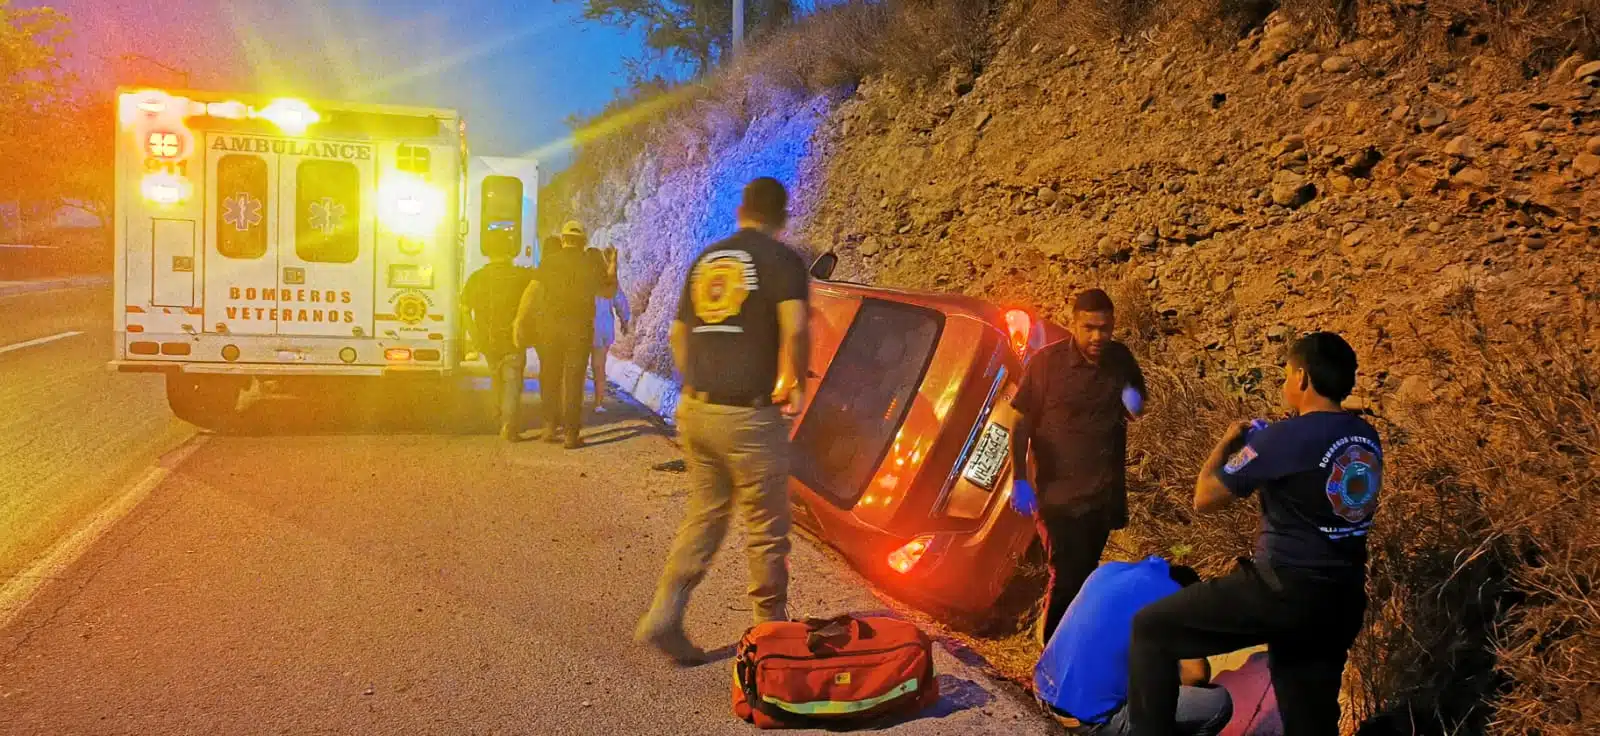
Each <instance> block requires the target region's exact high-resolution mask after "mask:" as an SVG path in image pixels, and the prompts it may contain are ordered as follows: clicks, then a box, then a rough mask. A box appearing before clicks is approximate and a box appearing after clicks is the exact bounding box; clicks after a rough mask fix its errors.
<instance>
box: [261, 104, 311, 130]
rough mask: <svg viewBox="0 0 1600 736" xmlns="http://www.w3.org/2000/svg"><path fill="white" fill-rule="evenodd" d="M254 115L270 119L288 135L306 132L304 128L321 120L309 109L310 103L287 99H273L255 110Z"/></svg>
mask: <svg viewBox="0 0 1600 736" xmlns="http://www.w3.org/2000/svg"><path fill="white" fill-rule="evenodd" d="M255 116H256V117H258V118H262V119H264V120H269V121H271V122H272V124H273V125H276V126H278V128H279V129H280V130H282V131H283V132H285V133H288V134H289V135H301V134H303V133H305V132H306V128H309V127H311V126H312V125H315V124H316V123H317V122H319V121H321V120H322V116H321V115H319V114H317V111H316V110H313V109H311V106H310V105H307V104H306V103H304V102H301V101H300V100H289V99H280V100H273V101H272V102H271V104H268V105H267V106H266V107H264V108H262V109H260V110H257V111H256V113H255Z"/></svg>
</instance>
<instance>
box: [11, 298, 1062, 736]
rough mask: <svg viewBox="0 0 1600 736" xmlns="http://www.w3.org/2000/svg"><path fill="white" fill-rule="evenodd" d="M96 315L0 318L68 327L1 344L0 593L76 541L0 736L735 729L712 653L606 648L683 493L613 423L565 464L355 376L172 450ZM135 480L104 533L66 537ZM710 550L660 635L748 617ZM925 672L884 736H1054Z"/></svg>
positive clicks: (642, 597)
mask: <svg viewBox="0 0 1600 736" xmlns="http://www.w3.org/2000/svg"><path fill="white" fill-rule="evenodd" d="M19 300H20V301H19ZM108 301H109V300H108V294H107V293H106V292H104V291H92V290H91V291H80V292H55V293H52V294H49V295H29V296H26V297H16V298H13V299H11V300H0V349H4V347H5V346H6V345H10V344H13V343H16V342H19V341H26V340H32V339H35V338H38V337H42V336H47V335H53V334H59V333H61V332H65V331H82V333H83V334H82V335H78V336H73V337H67V338H61V339H59V340H56V341H54V342H50V343H45V344H40V345H37V346H33V347H28V348H23V349H18V350H15V351H11V352H6V353H0V407H4V414H3V416H0V422H3V425H0V453H3V454H0V462H3V463H4V467H5V468H6V469H7V472H6V473H3V474H0V492H3V493H4V495H3V496H0V499H3V500H0V523H3V525H4V526H3V529H4V530H5V532H6V534H5V536H4V538H3V541H0V544H3V545H4V547H3V549H4V554H3V556H0V560H3V561H4V564H5V565H6V567H5V568H3V569H0V576H4V577H0V582H5V581H11V582H15V581H16V579H17V575H18V571H22V570H36V569H38V566H37V565H36V564H34V563H33V562H32V561H34V560H36V559H39V556H40V555H43V554H47V553H49V552H51V551H58V552H59V550H61V549H62V547H61V546H60V545H61V544H62V543H63V540H66V539H69V538H70V539H74V540H78V541H80V542H83V540H84V539H86V538H87V539H88V541H86V542H83V543H82V553H81V555H79V556H76V558H75V559H73V560H72V561H71V564H66V565H63V566H61V567H60V568H59V569H51V570H50V571H49V575H48V577H49V579H48V580H43V581H38V582H40V583H41V584H40V585H39V586H37V587H36V589H35V590H32V592H31V593H30V594H29V595H28V596H27V598H26V600H25V603H26V605H25V606H23V607H21V608H20V609H15V615H13V616H12V617H11V618H10V620H9V623H5V622H4V621H0V734H8V735H9V734H51V735H54V734H190V733H193V734H235V733H238V734H246V733H248V734H254V733H293V734H302V733H304V734H310V733H338V734H346V733H358V734H366V733H371V734H400V733H406V734H411V733H417V734H432V733H448V734H460V733H517V734H723V733H728V734H735V733H751V732H753V731H754V729H753V728H751V727H749V726H746V725H744V724H742V723H740V722H738V721H737V720H736V719H735V718H734V717H733V716H732V715H731V712H730V708H729V660H727V659H721V660H719V661H718V662H716V663H714V664H710V665H706V666H702V667H697V668H691V669H676V668H673V667H670V666H669V665H667V664H666V663H664V662H663V661H661V660H659V659H657V658H655V657H654V656H652V655H651V654H650V653H649V652H647V651H644V650H641V649H639V648H637V647H635V646H634V645H633V644H632V643H631V640H630V634H631V630H632V627H633V625H634V623H635V621H636V619H637V617H638V616H639V615H640V614H641V613H642V611H643V609H644V607H645V606H646V604H647V603H648V600H649V596H650V592H651V588H652V586H653V583H654V580H655V576H656V574H657V573H658V572H659V569H660V564H661V562H662V560H663V557H664V555H665V552H666V547H667V544H668V542H669V540H670V538H671V535H672V531H673V528H674V527H675V525H676V524H677V521H678V519H679V515H680V513H681V508H682V501H683V497H684V494H685V492H686V478H685V476H683V475H681V474H676V473H671V472H663V471H657V470H653V469H652V468H653V467H654V466H656V465H657V464H660V463H663V462H665V461H669V460H673V459H675V458H677V457H678V453H677V451H676V449H675V447H674V446H673V445H672V443H671V441H670V439H669V438H667V437H665V436H663V435H662V434H661V433H660V432H659V431H658V430H657V429H656V427H655V426H654V425H653V424H652V423H650V422H648V421H645V420H644V419H643V418H642V416H640V415H637V414H630V413H628V412H625V411H624V412H612V413H611V414H609V415H607V416H606V418H605V419H604V420H603V421H601V422H598V423H597V425H596V426H594V427H591V429H590V430H589V431H588V433H587V437H588V439H589V440H590V442H591V444H590V446H588V447H586V448H584V449H582V450H578V451H571V452H569V451H564V450H561V449H559V448H557V447H553V446H550V445H545V444H542V443H535V442H527V443H521V444H516V445H511V444H507V443H504V442H502V441H500V440H498V439H497V438H495V437H493V436H491V435H488V434H478V433H473V432H470V431H465V430H464V428H463V427H462V426H461V425H460V424H459V423H455V422H449V421H445V420H443V419H439V417H440V416H441V415H444V414H449V413H450V412H448V411H446V409H447V408H448V407H447V406H445V404H447V403H449V402H450V401H456V400H460V399H461V397H460V396H455V395H449V396H444V397H441V396H439V395H430V394H428V393H426V392H417V393H412V392H411V391H410V390H409V389H404V390H402V389H396V388H382V387H380V388H376V389H374V392H373V393H369V394H368V395H367V397H366V400H365V401H361V402H355V403H353V404H349V405H346V406H344V407H343V408H338V409H330V408H329V405H326V404H320V405H317V406H319V407H320V410H316V411H313V410H312V408H311V406H312V405H307V404H305V403H304V402H297V401H276V402H274V401H268V402H261V403H259V404H257V405H256V406H255V407H253V408H252V412H253V414H252V416H253V418H254V420H255V421H254V422H253V425H254V426H256V427H258V428H259V430H260V431H258V432H256V433H253V434H252V435H250V436H212V435H205V436H202V437H199V438H195V439H190V436H191V435H192V434H193V430H191V429H189V428H188V427H187V425H184V424H182V423H181V422H178V421H177V420H173V419H170V418H169V417H168V416H167V413H166V409H165V406H164V402H163V399H162V397H161V390H160V383H159V381H158V380H155V379H152V378H149V377H142V376H122V375H117V374H111V373H107V372H105V371H104V369H103V368H101V364H102V363H103V362H104V360H105V359H106V357H107V355H108V351H109V347H108V340H109V337H108V332H109V325H108V323H109V317H108V316H107V315H109V311H108ZM479 398H481V397H468V398H467V399H466V400H467V401H475V400H478V399H479ZM180 445H181V446H182V448H181V450H179V451H177V452H174V453H170V454H167V455H166V458H167V459H166V461H165V462H164V465H163V468H164V469H163V470H161V471H159V472H158V473H157V474H155V475H150V474H147V473H146V472H145V469H146V468H147V467H149V466H150V465H151V463H152V462H154V461H155V458H156V457H158V456H160V455H162V454H163V453H166V452H168V451H170V450H172V449H173V448H175V447H178V446H180ZM141 478H143V479H145V480H147V481H148V480H150V479H152V478H153V479H155V480H156V481H158V482H153V483H148V484H147V486H148V487H142V488H140V489H138V492H139V495H138V496H137V498H138V499H142V500H141V501H140V502H139V503H138V504H137V505H136V506H133V507H132V508H131V510H130V511H128V512H127V513H126V515H125V516H119V517H113V518H115V519H116V521H115V522H114V523H108V524H105V525H104V530H103V533H98V534H97V535H86V534H84V533H81V532H80V530H82V529H85V528H89V529H92V530H96V531H98V529H99V528H98V527H95V526H93V524H92V520H93V519H96V518H99V519H102V520H104V519H105V518H106V516H105V514H103V513H98V511H99V510H101V509H103V508H106V507H108V505H109V506H110V507H112V508H122V507H119V506H118V503H119V502H126V501H127V499H128V498H130V497H129V496H128V495H127V494H128V490H127V489H128V488H129V484H133V483H137V482H138V481H139V479H141ZM145 493H148V495H147V496H146V495H143V494H145ZM86 524H89V526H87V527H86V526H85V525H86ZM731 536H732V537H733V538H731V539H730V540H729V547H730V549H725V550H724V552H723V554H722V555H721V556H720V557H719V559H718V563H717V565H716V567H715V568H714V569H713V570H712V572H711V574H710V575H709V576H708V578H707V580H706V582H705V583H704V585H702V587H701V589H700V592H699V594H698V595H697V597H696V600H695V604H694V606H693V607H692V608H691V610H690V621H689V633H690V635H691V636H692V637H694V638H695V639H696V640H697V641H699V642H700V643H701V644H702V645H705V646H708V647H710V648H717V647H723V648H724V649H723V650H722V651H723V652H724V653H726V651H727V649H726V647H728V646H731V644H732V643H733V642H735V641H736V640H737V638H738V636H739V634H740V633H741V632H742V631H743V629H744V627H745V626H746V625H747V624H748V617H749V608H748V605H747V604H746V602H745V601H744V599H743V589H744V586H745V581H744V575H745V565H744V562H743V556H742V554H739V550H737V549H736V548H734V547H736V545H737V544H738V543H739V539H738V534H737V533H735V534H734V535H731ZM791 564H792V567H793V570H794V587H793V594H792V599H793V606H794V608H795V609H796V610H795V611H794V613H795V614H797V615H834V614H838V613H844V612H857V613H867V612H875V611H876V612H882V611H884V609H885V605H884V604H883V603H882V602H880V601H879V600H878V599H877V598H875V597H874V596H873V595H872V594H871V593H870V592H869V591H867V589H866V588H865V587H864V586H863V585H862V584H861V583H860V581H859V579H858V578H857V577H856V576H855V575H854V574H853V573H852V572H850V571H849V570H848V569H847V568H846V567H844V566H843V565H842V564H841V563H839V562H837V561H836V560H834V559H833V558H832V557H831V556H830V555H828V554H827V553H826V552H825V551H823V550H821V549H819V548H817V547H815V546H813V545H812V544H810V543H809V542H807V541H805V540H801V541H800V542H799V543H798V544H797V545H796V551H795V554H794V557H793V559H792V561H791ZM12 587H13V588H15V587H16V586H12ZM5 603H6V602H5V601H0V610H4V605H3V604H5ZM937 666H938V670H939V672H940V675H939V684H940V687H941V691H942V692H943V694H944V698H943V700H942V701H941V703H940V704H939V705H938V706H937V707H936V708H934V709H932V710H931V711H930V712H927V713H924V714H921V715H919V716H918V717H916V718H913V719H910V720H906V721H903V722H899V723H896V724H890V725H889V726H887V727H886V728H885V730H886V731H887V732H889V733H897V734H900V733H903V734H982V733H996V734H999V733H1005V734H1017V733H1023V734H1025V733H1054V732H1056V731H1055V727H1054V726H1053V725H1052V724H1050V723H1049V722H1048V721H1047V720H1046V719H1044V718H1043V717H1041V715H1040V714H1039V713H1038V712H1037V711H1036V710H1035V708H1034V707H1033V706H1032V704H1031V703H1029V702H1027V701H1026V700H1025V699H1024V698H1023V697H1022V696H1020V695H1018V694H1017V693H1016V692H1015V691H1014V690H1013V689H1011V688H1010V687H1009V686H1001V685H997V684H995V683H993V682H992V681H990V680H989V679H988V678H986V677H985V676H984V675H983V673H982V671H981V662H978V661H976V660H975V658H974V656H973V655H972V654H971V653H970V652H967V651H964V650H961V649H960V648H959V647H958V646H956V645H954V644H941V645H940V647H939V651H938V662H937Z"/></svg>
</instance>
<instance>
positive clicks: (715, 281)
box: [634, 177, 810, 665]
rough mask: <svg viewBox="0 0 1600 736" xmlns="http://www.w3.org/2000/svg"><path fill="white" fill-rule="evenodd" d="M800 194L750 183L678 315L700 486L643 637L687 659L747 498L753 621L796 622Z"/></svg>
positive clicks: (677, 348) (693, 475) (802, 287)
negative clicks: (787, 239) (708, 584)
mask: <svg viewBox="0 0 1600 736" xmlns="http://www.w3.org/2000/svg"><path fill="white" fill-rule="evenodd" d="M788 200H789V195H788V193H787V192H786V191H784V188H783V185H782V184H781V183H779V182H778V181H777V180H776V179H771V178H765V177H764V178H760V179H756V180H755V181H752V182H751V183H750V184H749V185H748V186H746V187H745V190H744V200H743V202H742V203H741V204H740V205H739V213H738V216H739V232H738V233H737V234H735V235H734V236H733V237H730V238H728V239H726V240H723V241H721V242H718V243H714V244H712V245H711V246H709V247H707V248H706V249H705V250H703V251H701V252H700V254H699V255H698V256H696V257H695V260H694V263H693V264H692V265H691V266H690V270H689V276H688V279H686V283H685V284H684V289H683V294H682V297H681V298H680V300H679V303H678V317H677V319H676V320H675V321H674V322H673V323H672V332H671V341H672V355H673V359H674V360H675V361H676V363H677V367H678V372H679V373H680V374H682V375H683V397H682V399H681V401H680V403H679V404H678V429H679V433H680V436H681V437H682V439H683V448H684V454H685V455H686V456H687V457H686V459H687V461H688V465H689V473H690V484H691V490H690V492H689V499H688V502H687V504H686V506H687V507H686V508H685V510H684V517H683V523H682V524H681V525H680V526H679V527H678V534H677V537H676V538H675V539H674V540H673V542H672V550H671V552H669V553H668V555H667V564H666V569H665V570H663V571H662V573H661V580H660V582H659V584H658V585H657V586H656V593H655V598H654V600H653V601H652V602H651V604H650V610H649V612H648V613H646V614H645V615H644V617H643V618H642V619H640V621H639V627H638V629H637V630H636V631H635V634H634V636H635V638H636V639H637V640H638V641H640V642H642V643H645V644H649V645H650V646H653V647H655V648H656V649H658V650H660V651H661V652H662V653H664V654H666V655H667V656H668V657H670V658H671V659H673V660H674V661H676V662H678V663H679V664H685V665H686V664H694V663H697V662H700V661H703V658H704V653H703V652H701V651H700V649H699V648H697V647H695V645H694V644H692V643H691V642H690V641H689V638H688V636H686V635H685V634H684V631H683V615H684V610H685V609H686V608H687V607H688V605H689V596H690V595H691V594H692V593H693V591H694V589H695V587H696V586H698V585H699V584H700V581H701V580H702V579H703V578H704V577H705V574H706V568H707V567H709V566H710V564H711V559H712V556H713V555H715V554H716V552H717V549H718V548H720V547H721V546H722V540H723V537H724V536H726V535H727V532H728V517H729V516H730V515H731V514H732V511H733V509H734V507H735V506H737V507H738V509H739V511H740V514H741V515H742V516H743V517H744V525H745V554H746V555H747V556H748V558H749V565H750V588H749V591H750V604H751V612H752V618H753V619H754V621H753V623H756V624H760V623H765V622H768V621H783V620H787V619H788V600H789V527H790V515H789V514H790V511H789V486H788V483H789V458H788V448H789V423H788V422H787V421H785V420H784V417H783V408H782V407H784V406H785V405H787V406H788V407H790V408H791V409H793V408H795V407H797V406H798V404H799V403H800V400H801V397H803V396H804V395H805V379H806V371H807V360H808V356H809V352H810V344H809V338H808V337H807V325H806V321H807V319H808V318H809V315H808V313H807V311H806V304H807V302H808V299H809V292H808V289H809V284H808V278H809V274H808V273H807V271H806V265H805V262H804V261H802V260H801V258H800V256H799V254H797V253H795V252H794V251H793V250H791V249H790V248H789V246H787V245H785V244H784V243H783V242H781V241H779V240H778V239H777V235H778V234H779V233H780V232H782V231H783V227H784V223H785V221H786V220H787V209H788Z"/></svg>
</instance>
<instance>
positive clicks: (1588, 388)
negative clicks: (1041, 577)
mask: <svg viewBox="0 0 1600 736" xmlns="http://www.w3.org/2000/svg"><path fill="white" fill-rule="evenodd" d="M1117 291H1118V294H1117V298H1118V305H1119V310H1120V321H1121V322H1122V324H1123V326H1124V327H1125V339H1127V340H1128V341H1129V342H1130V343H1133V344H1134V345H1135V346H1136V347H1135V349H1136V351H1138V352H1139V354H1140V355H1141V356H1143V361H1144V363H1145V366H1146V373H1147V378H1148V379H1149V383H1150V385H1151V394H1152V396H1153V397H1154V399H1155V400H1154V401H1153V402H1152V406H1151V411H1150V413H1149V414H1147V415H1146V417H1145V418H1144V419H1142V420H1141V421H1140V422H1138V423H1136V424H1135V425H1134V427H1133V431H1132V436H1131V438H1130V458H1129V462H1130V472H1129V493H1130V501H1131V504H1130V505H1131V507H1132V513H1131V517H1132V518H1131V520H1130V523H1129V525H1128V528H1127V529H1126V530H1124V531H1123V532H1121V533H1119V534H1117V535H1114V536H1113V542H1112V547H1111V549H1110V550H1108V556H1110V557H1113V558H1118V559H1136V558H1138V557H1141V556H1144V555H1148V554H1163V555H1167V556H1169V557H1172V558H1177V559H1181V560H1183V561H1184V562H1186V563H1188V564H1190V565H1193V566H1195V567H1196V568H1197V569H1199V570H1200V571H1201V572H1202V574H1205V575H1207V576H1212V575H1219V574H1221V573H1223V572H1225V571H1226V570H1227V569H1228V568H1229V567H1230V566H1231V565H1232V564H1233V558H1234V557H1235V556H1236V555H1240V554H1248V552H1249V549H1250V540H1251V537H1252V533H1253V531H1254V528H1255V518H1254V517H1255V511H1254V509H1253V504H1252V505H1241V506H1240V507H1236V508H1235V509H1234V510H1232V511H1230V512H1228V513H1227V514H1224V515H1222V516H1208V517H1203V518H1197V517H1195V515H1194V514H1193V512H1192V511H1191V509H1190V496H1191V494H1192V488H1193V477H1194V472H1195V469H1196V468H1197V467H1199V465H1200V462H1201V460H1202V459H1203V457H1204V455H1205V454H1206V453H1208V452H1209V451H1210V449H1211V446H1212V444H1213V442H1214V441H1215V439H1216V437H1217V436H1218V435H1219V434H1220V432H1221V431H1222V429H1223V428H1224V427H1225V426H1226V424H1227V423H1228V422H1230V421H1232V420H1234V419H1236V418H1239V417H1249V416H1263V415H1267V414H1269V413H1270V412H1271V411H1272V408H1271V407H1272V403H1271V402H1270V401H1269V400H1268V399H1267V398H1266V396H1265V395H1264V394H1273V393H1274V392H1275V390H1276V386H1277V381H1279V380H1281V374H1277V373H1276V372H1275V371H1268V375H1266V376H1265V377H1264V378H1263V380H1262V381H1261V384H1260V388H1256V387H1246V386H1240V385H1237V384H1236V382H1234V381H1232V380H1230V379H1229V378H1228V377H1226V376H1211V377H1205V376H1203V375H1200V374H1199V373H1198V372H1197V371H1196V369H1195V366H1194V365H1193V364H1192V363H1190V362H1189V361H1188V360H1187V359H1186V358H1184V357H1183V356H1178V355H1174V354H1171V353H1168V352H1164V351H1163V350H1162V348H1161V347H1160V342H1159V334H1160V323H1159V318H1158V317H1157V316H1156V315H1155V314H1154V313H1153V312H1152V311H1151V310H1150V308H1149V306H1148V304H1149V302H1148V299H1146V298H1145V297H1144V295H1143V293H1142V291H1141V290H1140V289H1139V288H1138V287H1131V288H1130V287H1126V286H1124V287H1123V288H1122V289H1118V290H1117ZM1454 301H1455V302H1456V307H1457V309H1456V317H1455V319H1456V320H1457V324H1456V327H1457V329H1456V330H1455V332H1454V334H1452V335H1451V337H1449V338H1448V339H1441V338H1434V339H1435V340H1436V341H1437V342H1436V344H1431V345H1429V346H1428V347H1429V348H1430V350H1432V351H1433V354H1434V355H1436V356H1437V357H1438V359H1439V360H1440V363H1441V364H1440V366H1439V370H1441V371H1446V370H1447V371H1448V372H1449V374H1450V375H1452V376H1454V380H1456V381H1460V382H1462V383H1463V385H1466V386H1472V387H1474V388H1475V391H1474V393H1475V394H1476V395H1478V396H1480V398H1479V400H1478V401H1477V403H1475V404H1465V405H1435V406H1431V407H1425V408H1415V407H1410V408H1407V409H1405V410H1404V413H1400V410H1398V409H1397V410H1396V411H1395V412H1393V413H1394V414H1395V416H1392V417H1389V419H1390V420H1392V421H1388V420H1385V419H1383V418H1373V421H1374V423H1375V424H1376V425H1377V426H1378V427H1379V430H1380V431H1381V432H1382V433H1383V436H1384V439H1385V443H1386V449H1387V462H1386V476H1385V489H1384V498H1383V505H1382V507H1381V510H1380V516H1379V519H1378V527H1377V530H1376V532H1375V534H1374V536H1373V542H1372V550H1371V551H1372V562H1371V568H1370V582H1369V592H1370V594H1371V600H1372V605H1371V607H1370V610H1369V613H1368V626H1367V629H1366V632H1365V633H1364V634H1363V635H1362V637H1361V638H1360V640H1358V641H1357V643H1356V647H1355V650H1354V651H1352V653H1351V659H1350V667H1349V669H1348V670H1347V678H1346V679H1347V681H1346V688H1345V701H1346V703H1347V714H1346V715H1347V716H1348V717H1349V720H1350V721H1351V722H1352V723H1357V724H1361V727H1360V729H1359V732H1360V733H1363V734H1389V733H1394V734H1413V733H1424V734H1428V733H1438V734H1446V733H1449V734H1457V733H1485V732H1492V733H1497V734H1500V733H1503V734H1540V735H1541V736H1552V735H1557V736H1568V735H1571V736H1577V735H1578V734H1593V733H1600V603H1597V599H1600V595H1597V593H1596V591H1595V585H1596V583H1597V581H1600V363H1597V356H1596V354H1595V353H1594V352H1587V353H1586V352H1584V348H1583V346H1579V345H1572V344H1559V343H1554V342H1551V341H1548V340H1545V339H1544V338H1543V337H1542V336H1540V335H1538V334H1533V335H1529V334H1504V333H1498V334H1497V333H1494V332H1492V331H1490V330H1488V329H1487V328H1486V327H1485V326H1486V325H1499V324H1502V320H1499V319H1491V318H1490V317H1489V316H1486V315H1484V314H1482V310H1481V308H1480V307H1479V306H1478V304H1477V301H1478V300H1477V299H1476V298H1475V297H1474V295H1473V293H1472V292H1471V291H1470V290H1467V289H1463V290H1462V291H1461V293H1459V294H1457V295H1455V297H1454ZM1590 349H1591V351H1592V350H1593V349H1594V347H1593V346H1590ZM1029 615H1030V616H1031V615H1036V612H1034V613H1030V614H1029ZM1027 623H1028V622H1027V621H1022V622H1018V625H1017V626H1016V627H1011V628H1007V629H1004V630H1003V631H1001V632H999V633H998V634H997V635H996V636H994V637H992V638H988V639H978V640H976V641H974V642H973V643H972V644H971V646H972V647H973V648H974V649H975V650H978V651H980V652H982V653H983V654H984V655H985V656H987V657H989V658H990V660H991V661H992V662H993V663H994V664H995V665H996V667H997V668H998V669H999V670H1001V671H1002V672H1004V673H1006V674H1007V675H1009V676H1011V677H1013V678H1015V679H1017V680H1019V681H1022V682H1027V681H1029V680H1030V678H1031V668H1032V662H1033V661H1034V660H1035V659H1036V658H1037V656H1038V651H1039V649H1038V646H1037V645H1036V644H1034V643H1033V641H1032V640H1031V639H1030V637H1029V636H1028V635H1027V634H1026V633H1021V632H1024V631H1025V630H1026V624H1027Z"/></svg>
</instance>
